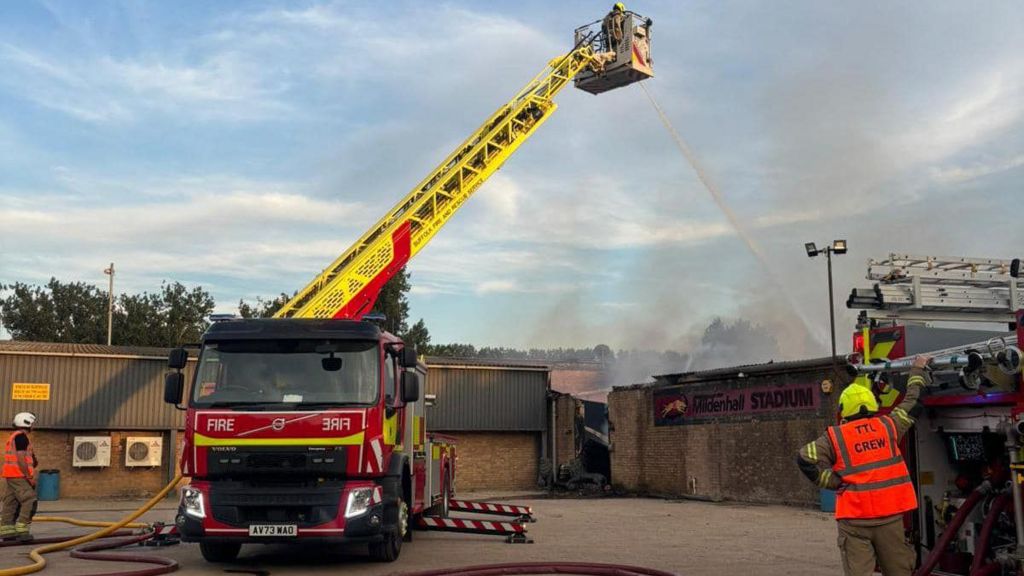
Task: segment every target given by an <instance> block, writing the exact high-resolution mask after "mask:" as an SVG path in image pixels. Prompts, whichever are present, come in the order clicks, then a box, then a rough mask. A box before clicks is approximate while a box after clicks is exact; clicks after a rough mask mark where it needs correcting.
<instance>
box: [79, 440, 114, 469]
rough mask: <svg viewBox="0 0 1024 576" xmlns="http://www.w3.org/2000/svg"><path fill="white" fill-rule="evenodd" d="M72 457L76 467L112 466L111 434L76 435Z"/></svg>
mask: <svg viewBox="0 0 1024 576" xmlns="http://www.w3.org/2000/svg"><path fill="white" fill-rule="evenodd" d="M71 458H72V460H71V465H72V466H74V467H76V468H101V467H104V466H110V436H75V450H74V452H73V453H72V455H71Z"/></svg>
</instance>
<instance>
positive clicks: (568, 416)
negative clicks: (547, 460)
mask: <svg viewBox="0 0 1024 576" xmlns="http://www.w3.org/2000/svg"><path fill="white" fill-rule="evenodd" d="M580 406H582V405H581V404H580V402H579V400H577V399H575V398H573V397H572V396H568V395H565V396H559V397H558V398H557V399H556V400H555V426H556V430H555V431H554V434H555V457H556V458H558V464H559V465H562V464H566V463H568V462H571V461H572V459H573V458H575V457H576V429H575V424H574V423H575V421H576V411H577V409H579V407H580Z"/></svg>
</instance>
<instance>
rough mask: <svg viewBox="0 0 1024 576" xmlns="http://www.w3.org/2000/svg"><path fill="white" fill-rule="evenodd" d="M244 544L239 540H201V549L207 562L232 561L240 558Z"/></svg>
mask: <svg viewBox="0 0 1024 576" xmlns="http://www.w3.org/2000/svg"><path fill="white" fill-rule="evenodd" d="M241 549H242V545H241V544H240V543H238V542H200V543H199V551H200V552H202V553H203V559H204V560H206V561H207V562H231V561H232V560H234V559H235V558H238V552H239V551H240V550H241Z"/></svg>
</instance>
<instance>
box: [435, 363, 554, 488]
mask: <svg viewBox="0 0 1024 576" xmlns="http://www.w3.org/2000/svg"><path fill="white" fill-rule="evenodd" d="M427 367H428V372H427V386H426V389H427V393H428V394H435V395H436V396H437V400H436V403H435V405H434V407H433V408H431V409H430V410H429V411H428V412H427V419H428V420H427V422H428V425H429V426H430V428H431V429H432V430H435V431H438V432H444V433H445V434H447V435H449V436H453V437H455V438H456V439H458V447H459V448H458V450H459V452H458V453H459V472H458V476H459V478H458V488H459V490H481V489H499V490H524V489H529V488H535V487H536V486H537V477H538V474H539V470H540V468H539V464H540V460H541V458H543V457H544V456H545V455H546V454H547V446H548V445H549V443H548V441H547V439H548V438H549V436H548V428H549V422H550V418H549V412H548V410H549V408H548V402H549V400H548V393H549V390H550V388H551V369H550V367H549V366H547V365H545V364H537V363H531V362H509V361H491V360H479V359H459V358H437V357H429V358H427Z"/></svg>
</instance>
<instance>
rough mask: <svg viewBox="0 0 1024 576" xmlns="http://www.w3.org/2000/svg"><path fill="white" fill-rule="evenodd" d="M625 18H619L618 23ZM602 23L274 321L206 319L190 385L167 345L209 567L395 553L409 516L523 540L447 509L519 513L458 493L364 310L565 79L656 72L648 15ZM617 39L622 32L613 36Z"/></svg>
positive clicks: (446, 456) (192, 513)
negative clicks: (251, 559)
mask: <svg viewBox="0 0 1024 576" xmlns="http://www.w3.org/2000/svg"><path fill="white" fill-rule="evenodd" d="M617 22H618V21H617ZM615 25H621V26H622V28H623V29H622V33H623V34H622V35H621V39H617V40H616V41H615V42H614V43H613V42H611V41H610V39H609V37H608V30H607V29H606V28H602V26H601V23H600V22H594V23H591V24H588V25H586V26H582V27H580V28H579V29H577V30H576V33H575V45H574V47H573V48H572V50H571V51H569V52H568V53H567V54H565V55H563V56H560V57H558V58H555V59H554V60H552V61H551V62H550V63H549V64H548V66H547V67H546V68H545V69H544V70H543V71H542V72H541V73H540V74H539V75H538V76H537V77H535V78H534V79H533V80H531V81H530V82H529V83H528V84H527V85H526V86H525V87H524V88H523V89H522V90H521V91H520V92H518V93H517V94H516V95H515V96H514V97H513V98H512V99H511V100H509V101H508V102H507V103H506V104H504V105H503V106H501V107H500V108H499V109H498V110H497V111H496V112H495V113H494V114H493V115H492V116H491V117H490V118H488V119H487V120H486V121H485V122H484V123H483V125H482V126H481V127H480V128H479V129H478V130H476V131H475V132H474V133H473V134H471V135H470V137H469V138H468V139H466V141H465V142H463V143H462V144H461V145H459V146H458V147H457V148H455V151H454V152H452V153H451V154H450V155H449V156H448V157H447V158H446V159H444V160H443V161H442V162H441V163H440V164H439V165H438V166H437V167H436V168H435V169H434V170H433V171H432V172H431V173H430V174H428V175H427V176H426V177H425V178H424V179H423V181H421V182H420V183H419V184H417V185H416V186H415V187H414V188H413V190H412V192H410V193H409V194H408V195H406V196H405V197H404V198H403V199H401V200H400V201H399V202H398V203H397V204H396V205H395V206H394V207H393V208H392V209H391V210H389V211H388V212H387V213H386V214H385V215H384V217H383V218H381V220H380V221H378V222H377V223H376V224H375V225H374V226H372V227H371V228H370V229H369V230H368V231H367V232H366V233H365V234H363V235H362V236H361V237H360V238H359V239H358V240H357V241H356V242H355V243H354V244H353V245H352V246H351V247H350V248H349V249H348V250H347V251H346V252H345V253H344V254H342V255H341V256H340V257H338V259H336V260H335V261H334V262H333V263H331V264H330V266H328V267H327V268H326V269H325V270H324V272H323V273H322V274H320V275H319V276H317V277H316V278H315V279H314V280H313V281H312V282H310V283H309V285H307V286H306V287H305V288H303V289H302V290H301V291H299V292H298V293H297V294H296V296H295V297H294V298H293V299H292V300H291V301H289V302H288V303H287V304H285V305H284V306H283V307H282V308H281V309H280V310H279V311H278V312H277V314H276V317H275V318H273V319H261V320H227V321H223V322H215V323H214V324H213V325H212V326H211V327H210V329H209V330H208V331H207V333H206V334H205V335H204V336H203V339H202V344H201V349H200V351H199V360H198V366H197V368H196V370H195V374H194V377H193V379H192V382H191V386H190V387H189V388H188V393H187V394H185V388H186V387H185V377H184V374H183V372H182V370H183V368H184V367H185V365H186V361H187V357H188V355H187V352H186V351H185V350H184V349H178V350H175V351H173V352H172V354H171V356H170V359H169V365H170V366H171V367H172V368H174V369H175V370H176V372H174V373H172V374H170V375H168V378H167V383H166V388H165V394H164V396H165V398H164V399H165V400H166V401H167V402H170V403H173V404H175V405H178V406H181V405H182V404H184V406H183V407H182V409H184V410H186V429H185V442H184V450H183V457H182V459H181V471H182V474H183V476H185V477H188V478H189V479H190V484H189V486H188V487H187V488H184V489H183V491H182V497H181V504H180V506H179V510H178V514H177V516H176V524H177V527H178V530H179V532H180V533H181V536H182V538H183V539H184V540H185V541H192V542H199V544H200V547H201V550H202V553H203V556H204V557H205V558H206V559H207V560H209V561H227V560H231V559H233V558H235V557H236V555H237V554H238V552H239V549H240V547H241V545H242V543H245V542H294V541H297V540H303V541H325V542H366V543H367V544H368V545H369V549H370V553H371V555H372V556H373V557H375V558H377V559H379V560H383V561H393V560H395V559H396V558H397V557H398V555H399V553H400V551H401V546H402V542H403V541H405V540H408V539H409V538H411V534H412V533H411V531H410V526H411V525H412V524H413V523H415V524H417V525H418V526H420V527H423V528H429V529H439V530H451V531H472V532H476V533H480V532H485V533H490V534H500V535H507V536H509V537H510V538H518V539H519V540H522V539H523V534H524V532H525V530H524V528H523V526H522V523H521V522H507V523H506V522H475V521H472V520H459V519H451V518H447V515H448V511H449V509H453V510H466V511H472V512H475V513H478V512H488V513H492V514H499V515H510V516H528V515H529V510H528V509H525V508H522V507H515V506H505V505H487V504H486V503H466V502H460V501H457V500H452V499H451V496H452V495H453V494H454V485H455V465H454V463H455V448H454V445H453V444H452V443H451V442H450V441H448V440H446V439H444V438H441V437H439V436H437V435H432V434H430V433H428V432H427V430H428V422H427V420H426V417H425V416H426V414H425V408H426V402H425V398H424V395H423V394H421V389H422V379H423V377H424V375H425V370H424V367H423V365H422V364H419V363H418V362H417V355H416V351H415V350H414V349H413V348H412V347H411V346H408V345H406V344H404V343H403V342H402V341H401V340H400V339H399V338H397V337H396V336H394V335H392V334H388V333H386V332H383V331H381V330H380V329H379V328H377V326H376V325H375V324H373V323H371V322H363V321H361V319H362V318H363V317H364V316H365V315H366V314H367V312H369V311H370V310H371V309H372V307H373V304H374V302H375V301H376V299H377V296H378V294H379V292H380V290H381V288H382V287H383V286H384V284H385V283H386V282H387V281H388V280H389V279H390V278H391V277H392V276H394V274H395V273H396V272H398V271H399V270H400V269H401V268H402V267H403V266H404V265H405V264H406V262H408V260H409V259H410V258H411V257H412V256H414V255H415V254H416V253H418V252H419V251H420V250H421V249H422V248H423V247H424V246H425V245H426V244H427V243H428V242H429V241H430V239H431V238H433V237H434V235H435V234H437V232H438V231H439V230H440V228H441V227H443V226H444V225H445V224H446V223H447V222H448V221H449V220H450V219H451V217H452V216H453V215H454V214H455V212H456V210H458V208H459V207H460V206H462V204H463V203H464V202H465V201H466V200H467V199H468V198H469V197H470V196H471V195H472V194H473V192H475V191H476V190H477V189H478V188H479V187H480V185H481V184H482V183H483V182H484V181H485V180H486V179H487V178H488V177H490V176H491V175H492V174H494V172H495V171H497V170H498V168H500V167H501V165H502V164H503V163H504V162H505V161H506V160H508V158H509V157H510V156H511V155H512V153H513V152H515V150H516V149H517V148H518V147H519V146H520V145H521V144H522V143H523V142H524V141H526V139H527V138H529V136H530V135H531V134H533V132H534V131H535V130H536V129H537V128H539V127H540V125H541V124H543V123H544V122H545V121H546V120H547V119H548V117H549V116H550V115H551V114H552V113H554V111H555V109H556V105H555V103H554V101H553V99H554V97H555V96H556V95H557V94H558V93H559V92H560V91H561V90H562V89H563V88H564V87H566V86H568V85H569V83H570V82H572V81H574V80H575V83H576V86H577V87H578V88H580V89H582V90H586V91H588V92H591V93H595V94H596V93H601V92H604V91H607V90H611V89H614V88H619V87H622V86H626V85H628V84H631V83H634V82H637V81H640V80H643V79H646V78H649V77H650V76H651V75H652V74H653V72H652V70H651V57H650V44H649V42H650V27H651V25H652V23H651V20H650V19H647V18H643V17H641V16H639V15H638V14H635V13H633V12H625V13H624V14H623V18H622V19H621V23H620V24H618V23H617V24H615ZM617 36H618V35H617Z"/></svg>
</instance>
